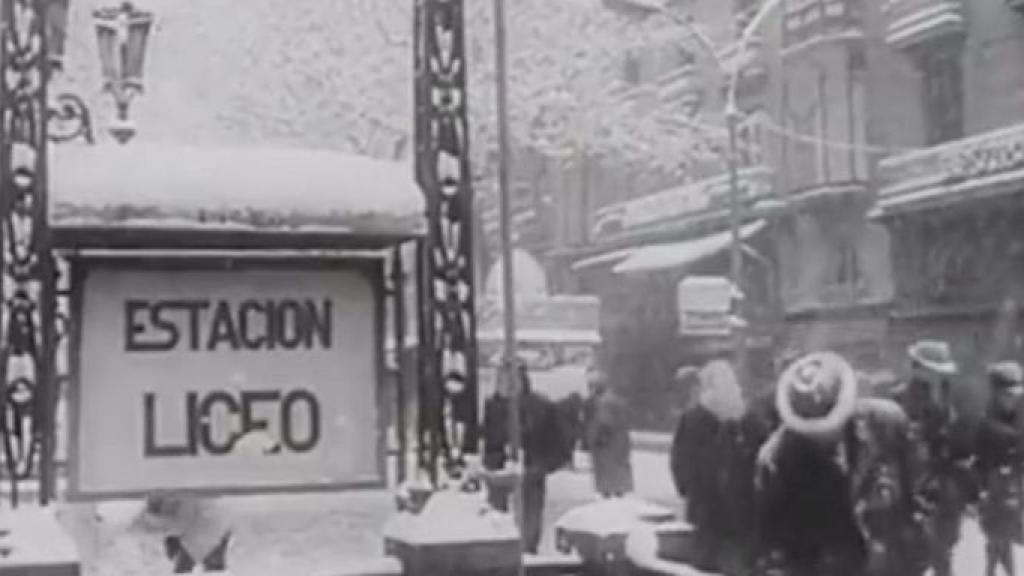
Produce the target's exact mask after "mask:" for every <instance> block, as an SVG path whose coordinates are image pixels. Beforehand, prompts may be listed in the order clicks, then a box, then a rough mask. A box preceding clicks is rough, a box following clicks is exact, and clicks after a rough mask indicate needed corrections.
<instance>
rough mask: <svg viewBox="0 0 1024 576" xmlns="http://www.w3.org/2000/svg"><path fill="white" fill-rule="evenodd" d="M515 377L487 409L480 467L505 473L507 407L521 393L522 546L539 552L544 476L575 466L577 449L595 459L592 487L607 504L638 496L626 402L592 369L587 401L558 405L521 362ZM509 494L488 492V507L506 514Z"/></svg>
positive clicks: (506, 489)
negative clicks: (537, 388)
mask: <svg viewBox="0 0 1024 576" xmlns="http://www.w3.org/2000/svg"><path fill="white" fill-rule="evenodd" d="M514 373H515V374H516V377H515V378H514V379H505V380H501V381H499V384H498V386H497V388H496V390H495V393H494V395H493V396H491V397H490V398H488V400H487V402H486V403H485V404H484V417H483V426H482V437H483V451H482V464H483V467H484V468H485V469H486V470H490V471H501V470H505V469H506V468H507V464H508V455H509V445H510V442H509V433H510V428H509V420H508V419H509V415H510V414H511V411H510V410H509V402H510V398H511V396H512V392H513V390H515V389H517V391H518V393H519V426H520V438H521V442H520V448H521V449H522V451H523V465H524V468H523V470H522V471H521V472H522V478H521V481H522V514H523V521H522V530H523V542H524V545H525V548H526V551H527V552H531V553H536V552H537V548H538V546H539V544H540V540H541V531H542V522H541V520H542V517H543V512H544V495H545V491H546V490H545V485H546V482H547V477H548V475H550V474H551V473H552V472H555V471H556V470H559V469H561V468H565V467H569V466H572V464H573V457H574V454H575V453H576V451H577V450H578V449H581V448H582V449H583V450H584V451H586V452H589V453H590V455H591V465H592V468H593V477H594V487H595V489H596V491H597V493H598V494H600V495H601V496H602V497H605V498H613V497H620V496H623V495H625V494H627V493H629V492H631V491H632V490H633V469H632V466H631V463H630V452H631V443H630V442H631V441H630V435H629V425H628V419H629V418H628V414H627V412H628V410H627V406H626V403H625V401H624V400H623V399H622V397H621V396H620V395H619V394H618V393H617V392H616V390H615V389H614V388H613V387H611V386H610V385H609V381H608V379H607V378H606V376H605V374H604V372H603V371H601V370H600V369H598V368H597V367H596V366H591V367H590V368H589V369H588V370H587V381H588V382H587V383H588V387H589V394H588V396H587V397H586V398H582V397H580V396H577V395H572V396H570V397H568V398H565V399H563V400H561V401H559V402H554V401H552V400H550V399H548V398H547V397H545V396H544V395H543V394H539V393H537V391H535V390H533V388H532V385H531V382H530V377H529V373H528V371H527V369H526V365H525V363H523V362H519V363H518V364H517V366H516V369H515V371H514ZM511 493H512V486H511V484H509V485H505V486H502V485H500V482H498V483H495V482H492V483H491V486H490V489H489V490H488V500H489V503H490V505H491V506H492V507H493V508H495V509H497V510H502V511H508V510H509V507H510V506H509V504H510V502H509V499H510V498H509V497H510V495H511Z"/></svg>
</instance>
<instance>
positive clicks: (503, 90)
mask: <svg viewBox="0 0 1024 576" xmlns="http://www.w3.org/2000/svg"><path fill="white" fill-rule="evenodd" d="M505 48H506V41H505V2H504V0H494V58H495V72H496V83H497V85H496V92H497V100H498V102H497V104H498V108H497V112H498V199H499V205H498V210H499V220H500V223H501V261H502V298H503V304H504V316H503V320H504V340H505V342H504V344H505V346H504V359H505V361H504V362H503V366H502V368H503V370H504V375H503V376H504V377H505V378H508V380H506V383H508V384H512V385H511V386H510V387H509V388H510V392H511V394H510V395H509V403H508V404H509V418H508V423H509V440H510V447H509V448H510V450H509V458H510V459H511V460H512V461H513V462H520V461H521V460H522V458H521V457H520V451H521V440H522V439H521V436H520V422H519V404H520V389H519V386H518V382H516V380H515V378H516V377H517V371H516V300H515V273H514V269H513V268H514V265H513V262H512V217H511V207H510V199H509V137H508V85H507V82H508V76H507V71H506V54H505ZM513 502H514V506H515V517H516V518H517V519H518V520H519V526H520V543H522V542H523V539H522V535H523V531H522V527H523V526H524V522H523V506H522V485H521V484H519V485H517V487H516V490H515V494H514V495H513Z"/></svg>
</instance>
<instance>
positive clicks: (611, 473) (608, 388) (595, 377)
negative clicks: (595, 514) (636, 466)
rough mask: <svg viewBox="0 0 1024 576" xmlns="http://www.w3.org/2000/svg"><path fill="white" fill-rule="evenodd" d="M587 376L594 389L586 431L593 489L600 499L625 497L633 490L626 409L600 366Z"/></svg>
mask: <svg viewBox="0 0 1024 576" xmlns="http://www.w3.org/2000/svg"><path fill="white" fill-rule="evenodd" d="M587 376H588V379H589V382H590V383H591V386H592V388H593V390H594V404H593V415H592V417H591V419H590V421H589V422H588V423H587V431H586V435H587V444H588V445H589V447H590V462H591V468H592V470H593V474H594V488H595V490H596V491H597V493H598V494H600V495H601V497H603V498H613V497H614V498H617V497H621V496H625V495H626V494H628V493H630V492H632V491H633V465H632V462H631V455H630V453H631V452H632V440H631V437H630V432H629V414H628V413H629V407H628V406H627V404H626V401H625V399H624V398H623V397H622V396H621V394H619V392H618V390H616V389H615V386H614V385H613V384H612V383H611V381H610V380H609V379H608V376H607V375H606V374H605V373H604V371H603V370H601V369H600V368H599V367H597V366H591V368H590V369H589V370H588V373H587Z"/></svg>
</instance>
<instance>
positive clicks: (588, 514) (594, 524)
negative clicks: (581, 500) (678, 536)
mask: <svg viewBox="0 0 1024 576" xmlns="http://www.w3.org/2000/svg"><path fill="white" fill-rule="evenodd" d="M673 518H674V514H673V513H672V511H671V510H669V509H668V508H665V507H663V506H659V505H657V504H652V503H650V502H646V501H644V500H640V499H638V498H635V497H626V498H609V499H606V500H600V501H598V502H594V503H591V504H586V505H583V506H580V507H579V508H575V509H573V510H570V511H569V512H568V513H566V514H565V515H564V516H562V517H561V518H559V519H558V522H557V523H556V524H555V527H556V529H557V530H560V531H564V532H572V533H587V534H595V535H598V536H608V535H611V534H626V533H628V532H629V531H630V530H631V529H633V528H634V527H635V526H636V525H637V524H639V523H644V522H648V523H660V522H667V521H669V520H672V519H673Z"/></svg>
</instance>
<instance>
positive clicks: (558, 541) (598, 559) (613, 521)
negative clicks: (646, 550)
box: [555, 497, 675, 576]
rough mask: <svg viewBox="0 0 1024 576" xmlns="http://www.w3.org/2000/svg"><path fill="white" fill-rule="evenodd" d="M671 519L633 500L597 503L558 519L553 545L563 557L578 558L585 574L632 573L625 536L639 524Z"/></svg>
mask: <svg viewBox="0 0 1024 576" xmlns="http://www.w3.org/2000/svg"><path fill="white" fill-rule="evenodd" d="M674 518H675V516H674V514H673V513H672V511H671V510H669V509H667V508H664V507H662V506H658V505H656V504H651V503H648V502H644V501H642V500H639V499H636V498H633V497H627V498H611V499H606V500H599V501H597V502H592V503H590V504H584V505H582V506H579V507H577V508H574V509H573V510H570V511H569V512H567V513H566V514H565V515H564V516H562V517H561V518H559V519H558V521H557V522H556V523H555V545H556V547H557V548H558V551H559V552H562V553H563V554H571V553H575V554H576V555H578V556H579V557H580V559H581V560H582V561H583V565H584V573H586V574H588V575H597V576H620V575H626V574H632V573H633V572H634V567H633V565H632V563H631V561H630V559H629V557H628V555H627V553H626V539H627V536H629V534H630V533H631V532H632V531H633V530H634V529H635V528H636V527H637V526H638V525H640V524H654V525H659V524H664V523H667V522H670V521H672V520H673V519H674Z"/></svg>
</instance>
